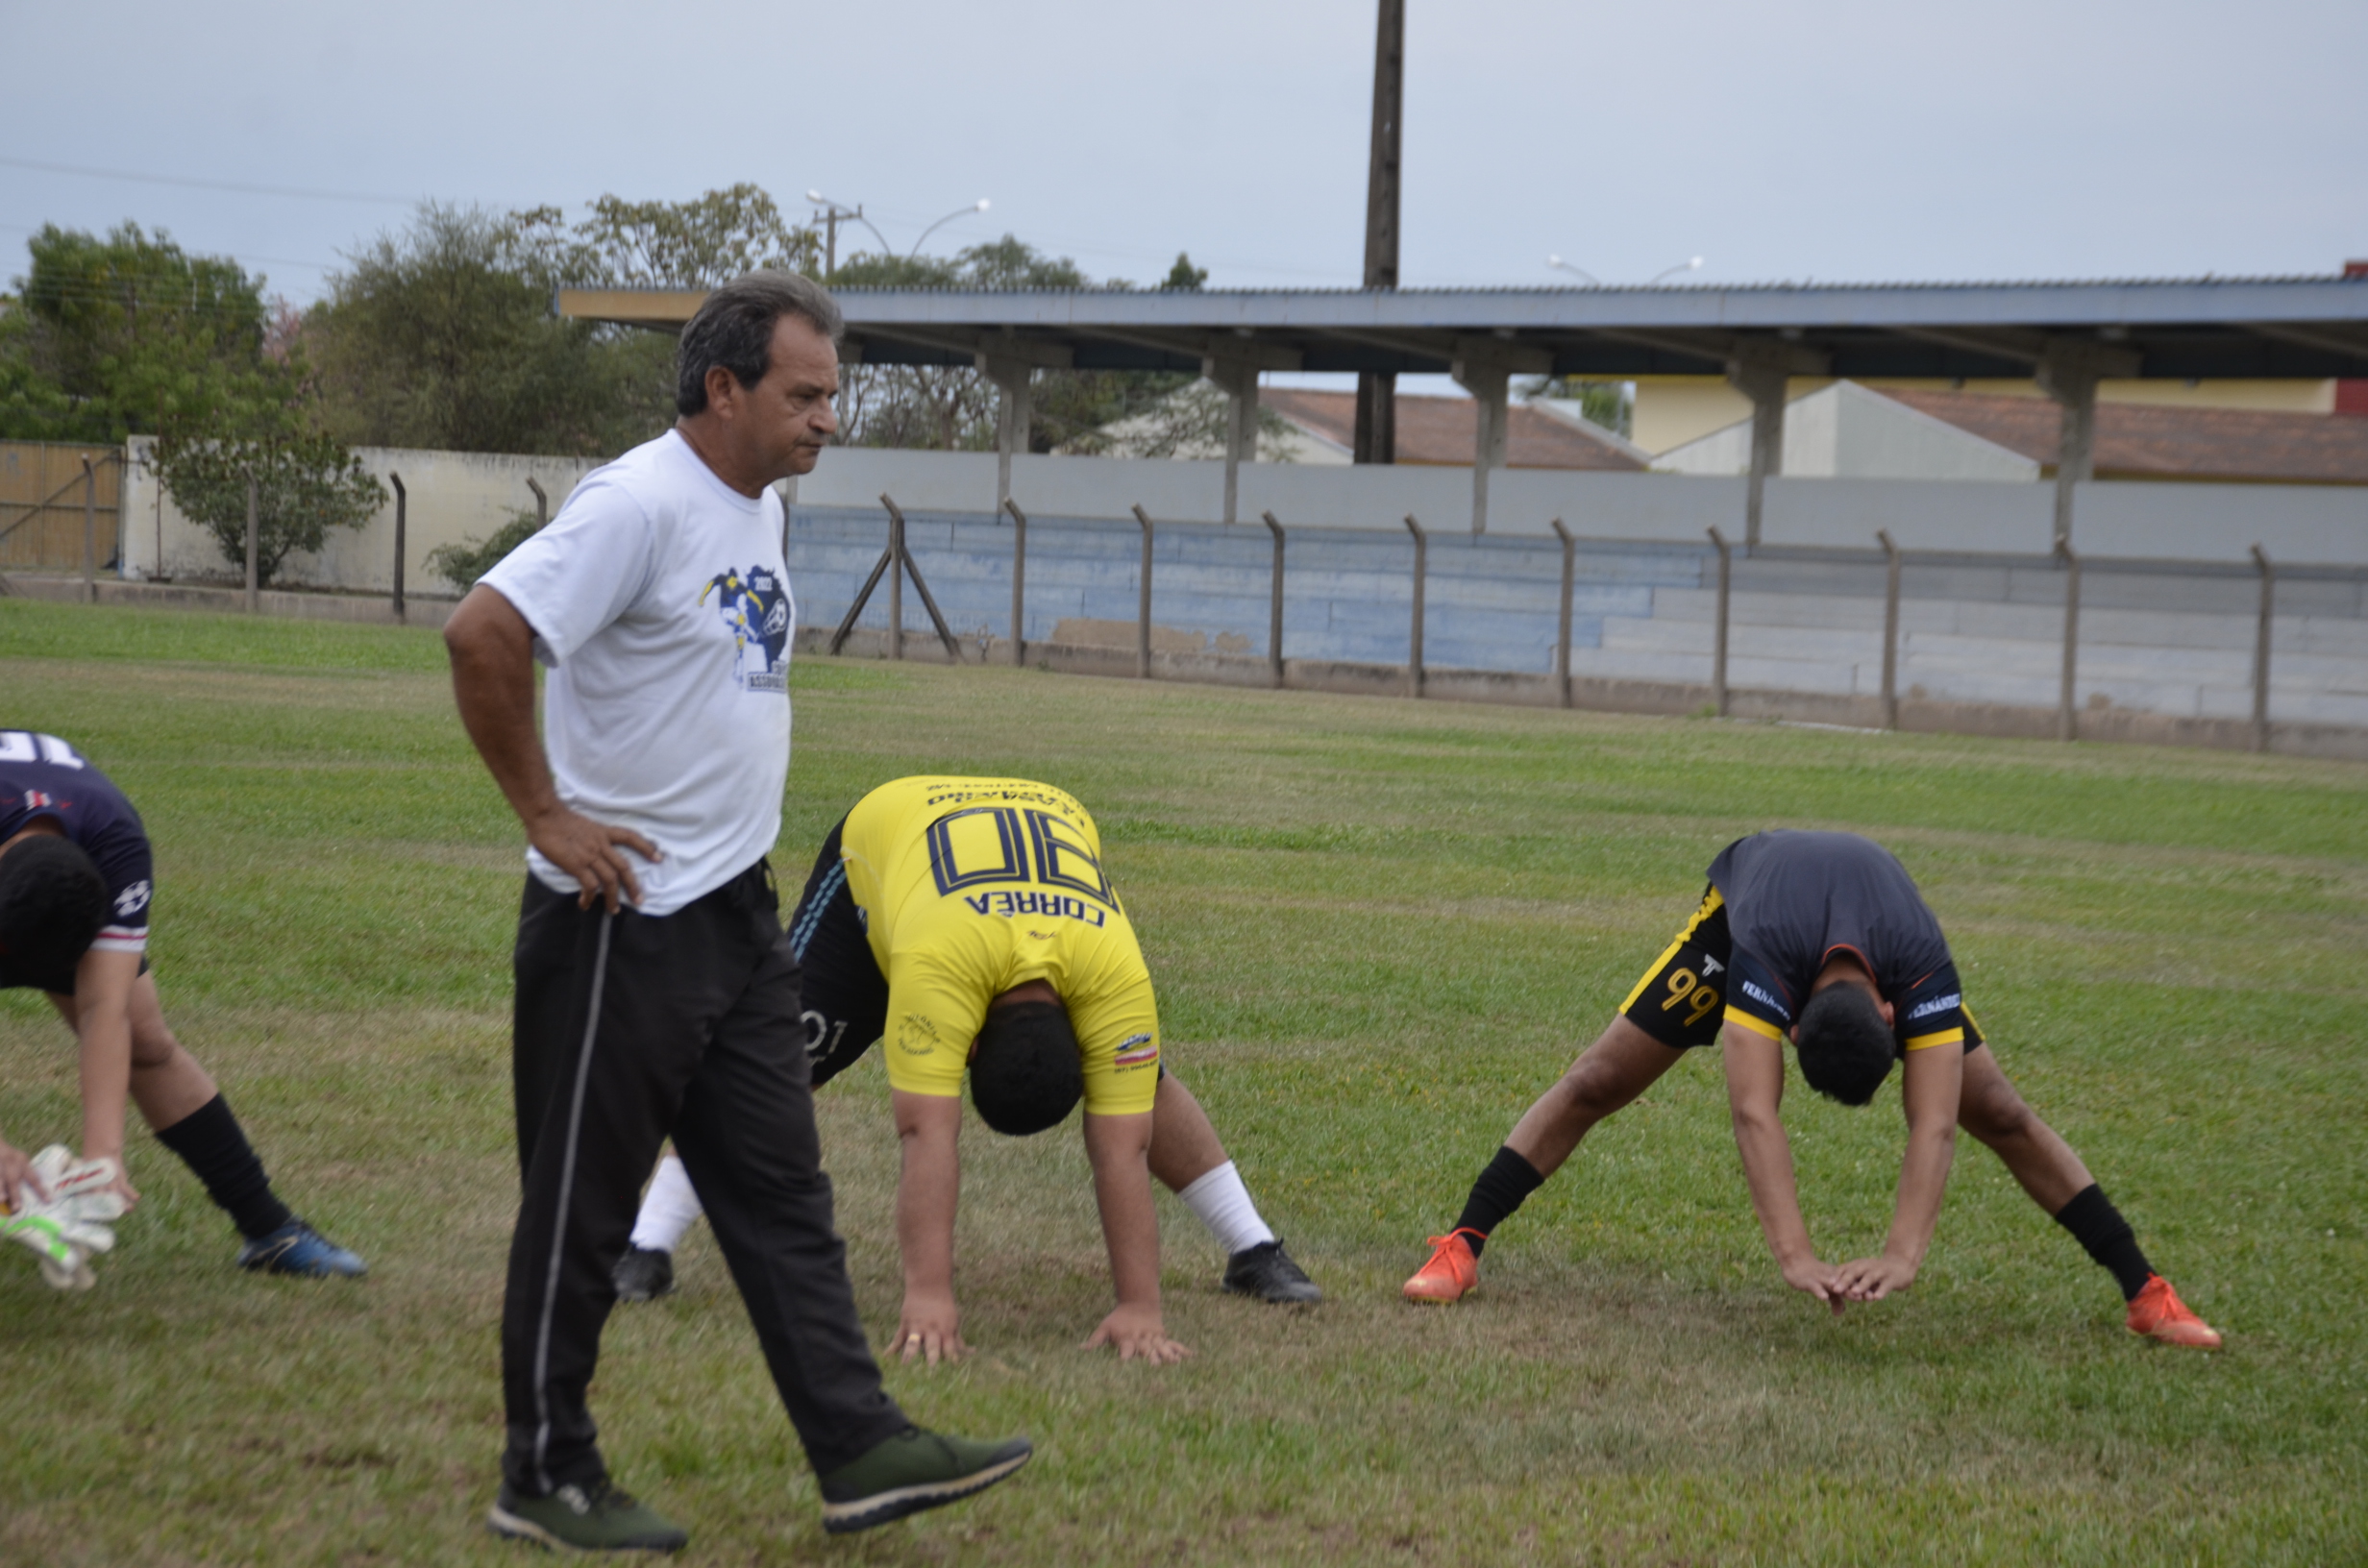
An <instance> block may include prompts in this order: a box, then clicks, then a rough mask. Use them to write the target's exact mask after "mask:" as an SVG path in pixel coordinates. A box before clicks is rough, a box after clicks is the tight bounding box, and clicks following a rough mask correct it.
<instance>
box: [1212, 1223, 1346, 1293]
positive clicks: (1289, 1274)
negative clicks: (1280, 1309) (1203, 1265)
mask: <svg viewBox="0 0 2368 1568" xmlns="http://www.w3.org/2000/svg"><path fill="white" fill-rule="evenodd" d="M1218 1283H1219V1285H1220V1286H1222V1287H1223V1288H1224V1289H1227V1290H1230V1291H1232V1292H1233V1293H1234V1294H1235V1295H1238V1296H1256V1297H1257V1298H1258V1299H1259V1300H1260V1301H1271V1302H1278V1303H1287V1302H1300V1303H1306V1304H1311V1305H1312V1304H1313V1303H1316V1302H1319V1301H1321V1300H1323V1292H1322V1291H1321V1290H1319V1289H1317V1288H1316V1282H1315V1281H1314V1280H1311V1279H1309V1278H1308V1277H1307V1272H1306V1270H1304V1269H1302V1268H1301V1267H1300V1266H1299V1265H1298V1264H1296V1263H1295V1262H1292V1261H1291V1254H1289V1253H1287V1252H1285V1251H1284V1250H1283V1243H1282V1241H1281V1240H1280V1239H1279V1238H1278V1239H1276V1240H1272V1241H1261V1242H1259V1243H1258V1244H1257V1245H1256V1246H1254V1247H1244V1248H1243V1249H1242V1250H1241V1251H1240V1252H1237V1253H1235V1254H1234V1255H1233V1256H1232V1257H1230V1258H1228V1259H1226V1260H1225V1277H1224V1278H1223V1279H1222V1280H1221V1281H1219V1282H1218Z"/></svg>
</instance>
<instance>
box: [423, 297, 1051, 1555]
mask: <svg viewBox="0 0 2368 1568" xmlns="http://www.w3.org/2000/svg"><path fill="white" fill-rule="evenodd" d="M839 331H840V317H839V311H838V306H836V305H835V304H834V303H833V302H832V300H831V299H830V297H829V295H828V294H827V293H826V292H825V291H824V290H823V289H822V288H821V287H820V286H818V285H817V284H815V283H812V282H808V281H807V280H805V279H802V278H797V277H792V276H789V275H786V274H781V273H752V274H751V275H749V276H748V277H745V278H741V279H739V280H737V281H735V282H731V283H728V284H726V285H725V286H724V287H722V288H720V289H718V290H716V291H715V292H714V293H713V294H711V295H709V296H708V298H707V301H706V303H705V304H704V305H703V306H701V308H700V310H699V313H698V315H697V316H695V317H694V318H693V319H692V321H691V323H690V325H689V326H688V327H687V328H685V329H684V331H683V333H682V344H681V355H680V363H679V370H678V383H677V393H676V406H677V408H678V410H679V412H680V415H681V417H680V419H679V420H678V422H677V424H676V426H675V428H674V429H672V430H670V431H668V432H667V433H666V434H665V435H662V436H660V437H659V438H658V439H656V440H654V441H652V442H650V443H648V444H647V445H644V446H641V447H637V448H635V449H634V450H633V451H631V452H629V453H626V454H625V455H624V456H623V457H621V458H619V459H618V460H617V461H616V462H614V463H611V464H610V465H608V466H607V467H606V468H604V469H601V470H600V471H598V472H597V473H595V474H592V475H590V476H588V477H587V478H585V479H584V480H583V482H582V483H581V484H580V486H578V488H577V490H576V492H575V494H574V495H572V496H570V497H569V498H568V502H567V504H566V505H565V506H563V507H562V508H561V509H560V511H559V515H558V516H557V517H556V518H555V519H554V520H553V521H552V524H551V526H550V527H548V528H546V529H544V530H543V531H542V532H541V533H539V534H537V535H535V536H534V537H533V538H532V539H530V540H529V541H528V542H527V543H526V544H524V545H522V546H520V547H519V548H518V549H517V550H516V551H514V552H512V553H511V554H510V556H509V557H508V558H507V559H506V560H504V561H503V562H502V563H501V564H500V565H499V566H497V567H495V568H494V570H493V571H491V572H490V573H488V574H486V576H485V577H484V578H483V579H482V580H481V582H480V583H479V584H478V586H477V587H476V588H475V589H474V590H472V591H471V593H470V594H469V596H468V598H467V599H465V600H462V601H461V603H460V606H459V608H458V609H457V610H456V611H455V612H454V615H453V618H452V621H451V623H450V625H448V626H447V628H446V630H445V643H446V646H447V647H448V648H449V649H451V653H452V660H453V685H454V691H455V694H456V698H458V702H459V708H460V716H461V720H462V722H463V723H465V724H466V725H467V727H468V731H469V738H470V739H471V740H472V741H474V742H475V743H476V745H477V748H478V751H479V753H480V754H481V756H482V757H483V758H484V761H485V766H486V768H487V769H488V770H489V771H490V772H492V774H493V776H494V780H495V782H496V783H498V784H499V785H500V786H501V788H502V793H503V794H504V795H505V796H507V797H508V800H509V803H510V806H511V808H512V809H514V810H515V811H516V812H517V813H518V817H519V820H520V821H522V822H523V823H524V824H525V826H526V829H527V838H528V842H529V845H530V847H529V849H528V852H527V860H528V866H529V870H530V876H529V877H528V879H527V885H526V894H525V898H524V902H523V904H522V906H521V908H520V911H519V918H518V943H517V951H516V957H515V964H516V973H517V1001H516V1018H515V1023H514V1032H513V1053H512V1062H513V1075H514V1087H515V1090H516V1096H517V1118H518V1155H519V1164H520V1168H521V1171H522V1175H523V1184H524V1191H523V1196H522V1200H521V1203H520V1206H519V1213H518V1228H517V1231H516V1234H515V1236H514V1237H513V1238H512V1241H511V1245H510V1261H509V1283H508V1287H507V1292H506V1296H505V1298H504V1303H503V1312H502V1365H503V1394H504V1400H505V1404H506V1409H507V1417H508V1430H509V1439H508V1446H507V1449H506V1453H505V1454H504V1457H503V1461H502V1488H501V1497H500V1500H499V1501H498V1502H497V1503H496V1504H495V1506H494V1508H493V1511H492V1514H491V1516H490V1518H489V1521H488V1522H489V1524H490V1526H491V1528H492V1529H493V1530H494V1531H496V1532H498V1533H501V1534H505V1535H512V1536H517V1537H521V1538H525V1539H531V1540H537V1541H541V1542H543V1543H545V1544H547V1545H555V1546H562V1547H572V1548H576V1549H579V1550H610V1551H636V1550H638V1551H672V1550H674V1549H676V1548H678V1547H679V1546H681V1545H683V1544H684V1542H685V1541H686V1540H687V1536H686V1535H685V1533H684V1532H683V1531H680V1530H678V1529H677V1528H676V1527H675V1526H674V1525H672V1524H670V1523H668V1522H667V1521H666V1520H665V1519H663V1518H661V1517H659V1516H658V1514H657V1513H656V1512H655V1511H654V1510H653V1509H652V1508H650V1507H647V1506H646V1505H644V1504H640V1503H637V1502H635V1501H634V1500H633V1499H632V1498H631V1497H629V1496H628V1495H627V1494H626V1493H625V1492H623V1491H622V1490H620V1489H618V1488H617V1487H615V1486H614V1485H613V1484H611V1482H610V1481H609V1479H608V1475H607V1470H606V1466H605V1464H604V1461H603V1460H602V1458H601V1454H600V1450H599V1448H598V1446H597V1444H596V1442H595V1433H594V1427H593V1422H592V1417H591V1414H590V1412H589V1410H588V1409H586V1405H585V1393H586V1389H587V1388H588V1386H589V1384H590V1383H591V1380H592V1373H593V1367H594V1364H595V1362H596V1361H597V1360H598V1357H599V1351H600V1334H601V1329H602V1326H603V1324H604V1322H605V1321H606V1319H607V1316H608V1311H609V1309H610V1308H611V1306H612V1305H613V1304H614V1302H615V1299H616V1297H615V1289H614V1287H613V1286H612V1285H611V1284H610V1282H609V1274H610V1270H611V1269H612V1268H613V1267H614V1265H615V1263H616V1262H617V1259H618V1257H619V1255H620V1254H622V1253H623V1252H624V1250H625V1244H626V1237H627V1234H628V1231H629V1227H630V1226H631V1224H632V1219H633V1212H634V1207H635V1201H636V1198H637V1196H638V1194H639V1190H640V1186H641V1181H642V1178H643V1177H644V1176H645V1175H647V1174H648V1172H649V1169H650V1166H651V1164H652V1163H653V1162H654V1160H655V1159H656V1157H657V1152H658V1148H659V1146H660V1144H661V1143H662V1142H663V1141H664V1140H665V1139H666V1138H667V1137H668V1136H669V1135H670V1134H671V1135H672V1136H673V1138H674V1139H675V1145H676V1148H677V1150H678V1152H679V1153H680V1155H681V1157H682V1160H683V1163H684V1164H685V1165H686V1166H687V1167H688V1168H689V1170H690V1172H691V1174H692V1178H693V1180H695V1181H696V1182H697V1183H698V1184H699V1190H700V1192H701V1193H702V1195H703V1196H704V1197H705V1198H706V1200H707V1205H708V1211H709V1214H710V1216H711V1218H712V1219H713V1221H714V1225H715V1232H716V1237H717V1239H718V1241H719V1242H720V1243H721V1245H722V1247H723V1250H724V1254H725V1257H726V1260H727V1261H728V1262H729V1264H730V1267H731V1271H732V1277H733V1280H734V1281H735V1283H736V1284H737V1285H738V1286H739V1288H740V1294H741V1297H742V1299H743V1300H744V1301H745V1302H746V1304H747V1306H748V1310H749V1315H750V1317H751V1319H752V1322H753V1323H754V1326H755V1329H756V1335H757V1339H758V1341H759V1343H760V1344H761V1346H762V1347H763V1350H764V1354H765V1359H766V1361H767V1363H768V1365H769V1366H770V1367H771V1369H772V1373H773V1378H774V1383H775V1384H776V1386H777V1387H778V1389H779V1390H780V1394H781V1401H782V1403H783V1405H784V1406H786V1407H787V1409H788V1411H789V1417H790V1420H791V1422H792V1424H793V1425H794V1426H795V1427H796V1429H797V1432H798V1436H799V1439H800V1441H801V1442H802V1444H803V1445H804V1448H805V1452H806V1457H807V1458H808V1460H809V1461H810V1462H811V1463H812V1464H813V1466H814V1469H815V1472H816V1474H817V1475H818V1477H819V1478H820V1482H821V1490H822V1496H823V1520H824V1525H825V1528H826V1529H828V1530H830V1531H848V1530H860V1529H862V1528H864V1527H866V1526H868V1525H874V1524H878V1523H881V1522H882V1521H884V1520H887V1519H893V1518H897V1517H899V1516H900V1515H903V1514H906V1513H911V1512H915V1511H917V1510H919V1509H921V1508H926V1507H935V1506H937V1505H938V1504H941V1503H947V1502H951V1501H952V1500H954V1499H955V1498H958V1497H963V1496H967V1495H969V1494H970V1493H972V1492H975V1491H978V1490H980V1489H982V1488H983V1487H986V1486H989V1485H992V1484H993V1483H994V1482H998V1481H999V1480H1001V1479H1002V1478H1003V1477H1005V1476H1007V1475H1009V1474H1011V1473H1012V1472H1013V1471H1015V1470H1017V1469H1018V1468H1019V1467H1020V1466H1021V1465H1022V1464H1024V1463H1025V1462H1026V1461H1027V1458H1028V1457H1029V1453H1030V1448H1029V1445H1028V1443H1027V1441H1026V1440H1025V1439H1024V1438H1015V1439H1012V1440H1011V1441H1008V1442H1005V1443H1001V1444H988V1443H979V1442H970V1441H965V1440H963V1439H959V1438H950V1437H944V1436H940V1435H938V1434H935V1433H926V1432H923V1431H920V1430H919V1429H917V1428H915V1427H913V1426H912V1425H911V1423H910V1422H908V1421H907V1420H906V1419H905V1416H904V1413H903V1412H902V1411H901V1410H900V1409H898V1407H897V1405H896V1402H895V1401H894V1400H892V1399H891V1398H889V1396H888V1394H887V1393H886V1391H885V1390H884V1389H883V1388H882V1387H881V1386H880V1375H879V1368H878V1366H877V1364H876V1362H875V1361H874V1360H873V1358H872V1354H871V1350H870V1347H869V1346H868V1345H867V1344H866V1342H865V1339H864V1335H863V1326H862V1323H861V1322H860V1320H859V1319H858V1317H857V1315H856V1312H855V1304H854V1295H853V1289H852V1286H851V1284H850V1282H849V1280H848V1276H847V1264H846V1256H845V1251H844V1248H843V1246H842V1244H841V1243H840V1241H839V1238H838V1237H837V1235H836V1234H835V1233H834V1232H833V1230H832V1227H831V1200H830V1183H829V1179H828V1177H826V1175H824V1173H823V1170H822V1165H821V1155H820V1148H819V1145H818V1140H817V1138H816V1135H815V1128H814V1108H813V1099H812V1092H811V1083H810V1079H809V1071H808V1066H807V1061H806V1053H805V1039H804V1033H803V1029H802V1025H801V1022H800V999H799V991H800V986H799V972H798V967H797V961H796V959H795V958H794V957H792V956H791V954H790V953H789V951H788V949H787V948H786V946H785V945H782V944H779V943H777V939H778V937H779V936H780V931H781V926H780V920H779V917H778V913H777V909H778V905H777V899H776V896H775V893H774V888H773V880H772V873H771V870H770V868H769V867H768V866H767V865H766V864H765V860H764V856H765V852H766V850H768V849H769V848H770V847H771V846H772V845H773V842H774V839H775V838H776V837H777V835H778V833H779V831H780V815H781V792H782V786H783V783H784V781H785V780H786V777H787V773H788V767H789V719H790V715H789V695H788V681H787V668H786V667H787V664H788V653H789V637H790V630H791V626H792V624H793V621H794V616H795V609H794V606H793V604H792V602H791V600H790V595H789V588H788V583H787V579H786V576H785V573H784V570H783V563H782V559H781V526H782V512H781V503H780V502H779V500H778V498H777V497H776V496H775V495H774V493H773V492H772V490H771V489H770V486H771V485H772V484H773V482H774V481H775V480H777V479H780V478H786V477H788V476H790V475H795V474H804V473H808V472H811V471H812V469H813V467H814V463H815V460H816V458H817V457H818V456H819V455H820V453H821V452H822V448H823V446H824V444H825V443H826V441H827V440H828V438H829V436H830V434H831V432H832V431H833V429H836V422H835V420H834V418H833V416H832V412H831V399H832V396H833V395H834V394H835V393H836V391H837V389H838V351H837V347H836V339H837V337H838V334H839ZM538 659H539V660H540V661H541V662H543V663H544V664H546V665H548V666H549V667H550V669H551V676H550V680H549V684H548V690H547V693H546V699H545V726H544V727H545V730H546V733H547V736H548V752H547V753H546V750H545V745H544V743H542V742H538V741H537V739H536V735H535V726H534V677H533V661H535V660H538Z"/></svg>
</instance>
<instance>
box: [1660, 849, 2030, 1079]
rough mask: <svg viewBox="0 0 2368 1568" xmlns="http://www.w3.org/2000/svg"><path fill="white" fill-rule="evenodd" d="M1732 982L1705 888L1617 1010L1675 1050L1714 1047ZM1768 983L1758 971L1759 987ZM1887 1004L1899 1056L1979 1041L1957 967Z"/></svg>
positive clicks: (1721, 931)
mask: <svg viewBox="0 0 2368 1568" xmlns="http://www.w3.org/2000/svg"><path fill="white" fill-rule="evenodd" d="M1734 981H1735V943H1734V938H1733V936H1732V935H1731V934H1730V933H1729V931H1728V929H1727V904H1726V900H1725V899H1723V898H1721V897H1720V896H1719V895H1718V890H1717V889H1716V888H1708V889H1705V890H1704V891H1703V894H1702V904H1701V907H1700V908H1698V909H1696V910H1695V911H1694V912H1693V918H1692V919H1690V920H1688V921H1687V922H1686V923H1685V924H1684V925H1683V926H1680V927H1679V928H1678V933H1677V937H1676V940H1674V941H1673V942H1671V943H1669V945H1668V946H1667V947H1665V948H1664V949H1663V950H1662V954H1661V956H1660V957H1659V958H1657V959H1655V960H1653V967H1652V968H1649V969H1646V970H1645V971H1644V975H1643V978H1641V979H1640V980H1639V981H1638V982H1637V983H1636V985H1635V987H1634V988H1633V989H1631V990H1630V991H1629V992H1628V997H1627V1000H1625V1001H1623V1002H1621V1003H1620V1004H1619V1014H1620V1017H1623V1018H1626V1019H1627V1020H1628V1021H1629V1022H1631V1023H1633V1024H1635V1025H1636V1026H1637V1027H1638V1028H1640V1029H1641V1030H1643V1031H1644V1032H1645V1033H1646V1034H1648V1035H1650V1036H1652V1037H1653V1038H1654V1039H1655V1040H1657V1041H1661V1043H1663V1044H1664V1045H1666V1046H1668V1047H1669V1048H1670V1049H1671V1050H1673V1051H1690V1050H1692V1049H1693V1048H1695V1047H1696V1046H1699V1045H1712V1044H1715V1043H1716V1042H1717V1041H1718V1031H1719V1027H1720V1025H1721V1024H1723V1023H1724V1022H1725V1019H1726V1013H1727V992H1728V991H1729V990H1730V989H1731V988H1732V986H1733V985H1734ZM1766 983H1767V981H1766V978H1765V977H1764V976H1763V977H1762V984H1763V985H1765V984H1766ZM1892 1006H1893V1007H1894V1008H1895V1009H1896V1011H1897V1015H1898V1018H1899V1025H1900V1031H1901V1032H1900V1037H1899V1040H1900V1050H1901V1051H1902V1052H1903V1053H1905V1052H1907V1051H1912V1050H1918V1049H1921V1048H1923V1047H1924V1046H1926V1045H1938V1044H1954V1043H1956V1041H1957V1039H1958V1038H1959V1037H1960V1035H1961V1038H1962V1039H1963V1041H1964V1046H1965V1049H1966V1051H1967V1052H1971V1051H1973V1050H1975V1049H1976V1048H1978V1047H1979V1046H1980V1045H1981V1044H1982V1042H1983V1041H1982V1031H1981V1028H1980V1027H1979V1026H1978V1025H1976V1024H1975V1023H1974V1021H1973V1015H1972V1014H1970V1013H1968V1012H1966V1011H1965V1010H1964V1007H1963V1004H1962V1002H1961V998H1960V995H1959V991H1958V982H1957V968H1956V966H1955V965H1951V964H1943V965H1942V966H1941V967H1940V968H1937V969H1936V970H1934V971H1933V972H1932V973H1931V974H1928V975H1926V976H1924V977H1923V978H1922V979H1920V980H1918V981H1917V982H1916V983H1915V984H1914V985H1912V986H1911V987H1910V988H1908V990H1907V991H1906V992H1903V993H1902V994H1900V995H1898V996H1896V997H1894V998H1892ZM1747 1021H1748V1022H1750V1023H1751V1024H1752V1026H1753V1027H1755V1028H1757V1029H1758V1030H1759V1031H1760V1032H1761V1033H1763V1034H1771V1033H1774V1034H1781V1031H1779V1030H1777V1029H1776V1027H1775V1026H1774V1025H1773V1024H1771V1023H1768V1022H1766V1021H1764V1020H1762V1019H1760V1018H1758V1017H1756V1016H1754V1017H1750V1018H1748V1019H1747Z"/></svg>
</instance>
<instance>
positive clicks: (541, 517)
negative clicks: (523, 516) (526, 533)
mask: <svg viewBox="0 0 2368 1568" xmlns="http://www.w3.org/2000/svg"><path fill="white" fill-rule="evenodd" d="M527 488H528V489H530V490H531V491H533V492H534V531H535V532H537V533H540V532H542V531H543V527H544V525H545V524H547V523H549V522H550V521H551V498H550V497H549V496H547V495H545V494H543V487H542V486H541V485H540V484H537V483H536V482H535V480H534V476H533V475H531V474H530V475H528V476H527Z"/></svg>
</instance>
